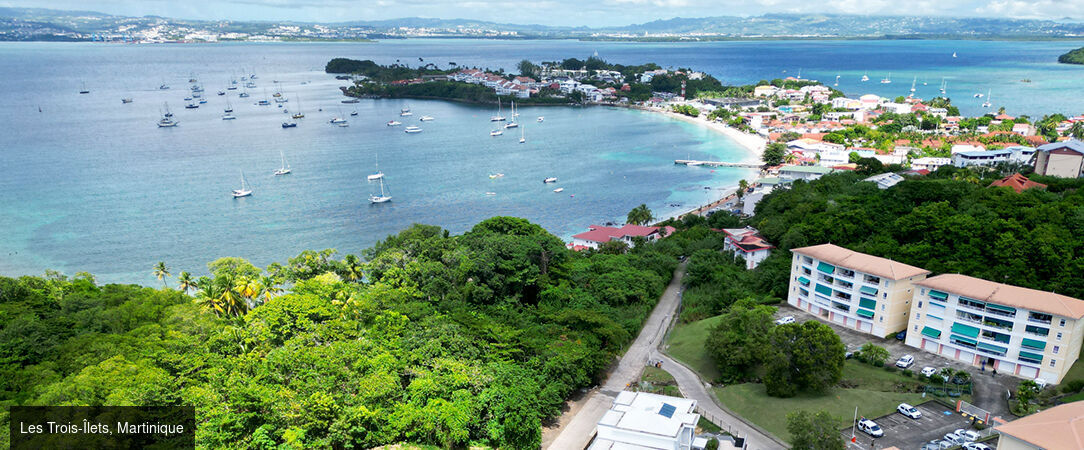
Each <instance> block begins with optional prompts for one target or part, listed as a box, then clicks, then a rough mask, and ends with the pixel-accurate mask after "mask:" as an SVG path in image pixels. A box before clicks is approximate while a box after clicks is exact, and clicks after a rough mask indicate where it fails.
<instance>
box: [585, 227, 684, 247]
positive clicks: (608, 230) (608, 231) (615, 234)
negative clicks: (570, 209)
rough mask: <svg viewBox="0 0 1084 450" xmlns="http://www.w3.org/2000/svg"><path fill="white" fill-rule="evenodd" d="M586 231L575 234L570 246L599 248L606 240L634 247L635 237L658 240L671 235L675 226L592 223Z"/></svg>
mask: <svg viewBox="0 0 1084 450" xmlns="http://www.w3.org/2000/svg"><path fill="white" fill-rule="evenodd" d="M587 230H588V231H586V232H583V233H580V234H577V235H573V236H572V242H571V243H570V244H569V247H570V248H573V249H575V248H576V247H577V246H582V247H585V248H593V249H598V247H599V245H602V244H603V243H604V242H610V241H621V242H624V243H626V244H628V245H629V247H632V246H634V245H636V244H634V243H633V242H632V238H634V237H642V238H644V239H646V240H648V241H657V240H659V239H662V238H663V237H664V236H669V235H670V234H672V233H673V232H674V231H675V229H674V227H669V226H667V227H661V228H660V227H645V226H641V225H632V224H628V225H625V226H623V227H621V228H614V227H604V226H600V225H591V226H589V227H587Z"/></svg>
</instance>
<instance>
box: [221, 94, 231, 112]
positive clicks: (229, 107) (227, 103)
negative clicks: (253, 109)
mask: <svg viewBox="0 0 1084 450" xmlns="http://www.w3.org/2000/svg"><path fill="white" fill-rule="evenodd" d="M222 112H224V113H226V114H229V113H232V112H233V105H231V104H230V99H229V97H227V98H226V109H224V110H222Z"/></svg>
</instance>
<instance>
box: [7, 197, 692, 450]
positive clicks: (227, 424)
mask: <svg viewBox="0 0 1084 450" xmlns="http://www.w3.org/2000/svg"><path fill="white" fill-rule="evenodd" d="M667 241H669V239H667V240H664V241H662V242H660V243H658V244H645V245H638V246H636V247H635V248H634V249H630V250H629V251H628V252H626V253H623V254H603V253H596V252H587V253H573V252H571V251H569V250H567V249H566V248H565V247H564V245H563V243H562V242H561V240H560V239H558V238H557V237H555V236H552V235H550V234H549V233H547V232H545V231H544V230H543V229H542V228H540V227H539V226H537V225H534V224H532V223H530V222H527V221H525V220H522V219H515V218H508V217H498V218H493V219H489V220H486V221H484V222H482V223H479V224H478V225H476V226H475V227H474V228H473V229H471V230H470V231H469V232H467V233H465V234H463V235H460V236H451V235H449V233H448V232H446V231H444V230H442V229H440V228H438V227H431V226H423V225H415V226H413V227H411V228H408V229H406V230H404V231H402V232H401V233H399V234H398V235H394V236H390V237H388V238H387V239H385V240H383V241H381V242H379V243H378V244H376V245H375V246H374V247H373V248H371V249H369V250H367V251H365V252H364V257H365V260H366V261H364V262H362V261H361V258H358V257H356V256H354V257H352V256H350V255H347V256H346V257H343V258H342V259H338V258H336V254H335V252H334V251H333V250H324V251H306V252H303V253H302V254H300V255H298V256H296V257H294V258H290V259H289V260H288V261H287V263H285V264H272V265H271V266H269V267H268V268H266V269H261V268H259V267H256V266H254V265H252V264H250V263H248V262H247V261H245V260H243V259H240V258H223V259H219V260H216V261H214V262H212V263H211V264H209V265H208V268H209V275H208V276H203V277H200V278H199V279H198V280H196V281H195V282H194V286H195V287H196V289H195V293H194V295H193V296H188V295H185V294H184V292H182V290H173V289H151V288H144V287H139V286H134V285H104V286H99V285H97V284H95V283H94V281H93V279H92V278H91V277H89V276H86V275H80V276H77V277H76V278H72V279H68V278H66V277H63V276H60V275H57V274H51V275H49V276H47V277H21V278H18V279H12V278H0V349H2V350H0V355H2V356H0V401H2V402H3V404H4V405H182V404H183V405H194V406H195V407H196V411H197V422H198V424H199V425H198V429H197V432H196V439H197V445H198V446H200V447H212V448H219V447H229V448H286V447H292V448H309V447H324V448H326V447H335V448H347V447H353V448H359V447H360V448H370V447H374V446H381V445H385V444H393V443H397V442H415V443H420V444H426V445H436V446H441V447H465V446H468V445H486V446H492V447H500V448H538V447H539V445H540V439H541V426H542V423H543V422H544V421H548V420H550V419H552V418H554V417H555V416H556V415H558V414H559V413H560V411H561V407H562V405H563V402H564V400H565V399H566V398H568V397H569V395H570V394H571V393H573V392H574V391H575V390H577V389H580V388H583V387H586V386H590V385H591V384H593V383H595V382H597V381H598V380H599V376H600V373H601V372H602V370H603V369H604V368H605V367H606V366H607V365H608V364H610V362H611V361H612V359H613V357H614V355H615V354H616V353H618V352H619V351H620V350H621V349H622V348H623V346H625V345H626V344H627V343H628V342H629V340H630V339H631V337H632V336H634V335H635V334H636V333H637V332H638V330H639V328H640V326H641V324H642V322H643V320H644V318H645V317H646V315H647V313H648V312H649V311H650V310H651V308H652V306H653V305H654V303H655V301H656V299H657V298H658V295H659V294H660V293H661V291H662V289H663V288H664V287H665V285H666V283H667V282H668V280H669V279H670V277H671V275H672V271H673V269H674V268H675V265H676V263H677V259H676V258H675V256H676V255H678V254H681V252H684V251H685V250H684V248H685V244H686V243H688V242H689V241H686V240H682V239H681V238H677V239H675V240H674V242H667ZM184 278H188V279H190V277H184ZM0 414H5V413H0ZM0 419H2V417H0ZM6 432H7V428H6V427H4V428H3V431H2V432H0V433H6ZM4 440H5V442H0V444H3V443H6V436H5V439H4Z"/></svg>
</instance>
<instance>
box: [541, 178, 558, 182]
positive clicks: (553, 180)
mask: <svg viewBox="0 0 1084 450" xmlns="http://www.w3.org/2000/svg"><path fill="white" fill-rule="evenodd" d="M542 182H543V183H556V182H557V177H549V178H546V179H544V180H542Z"/></svg>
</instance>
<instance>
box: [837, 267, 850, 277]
mask: <svg viewBox="0 0 1084 450" xmlns="http://www.w3.org/2000/svg"><path fill="white" fill-rule="evenodd" d="M836 276H837V277H843V278H852V279H853V278H854V271H853V270H850V269H843V268H839V270H837V271H836Z"/></svg>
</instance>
